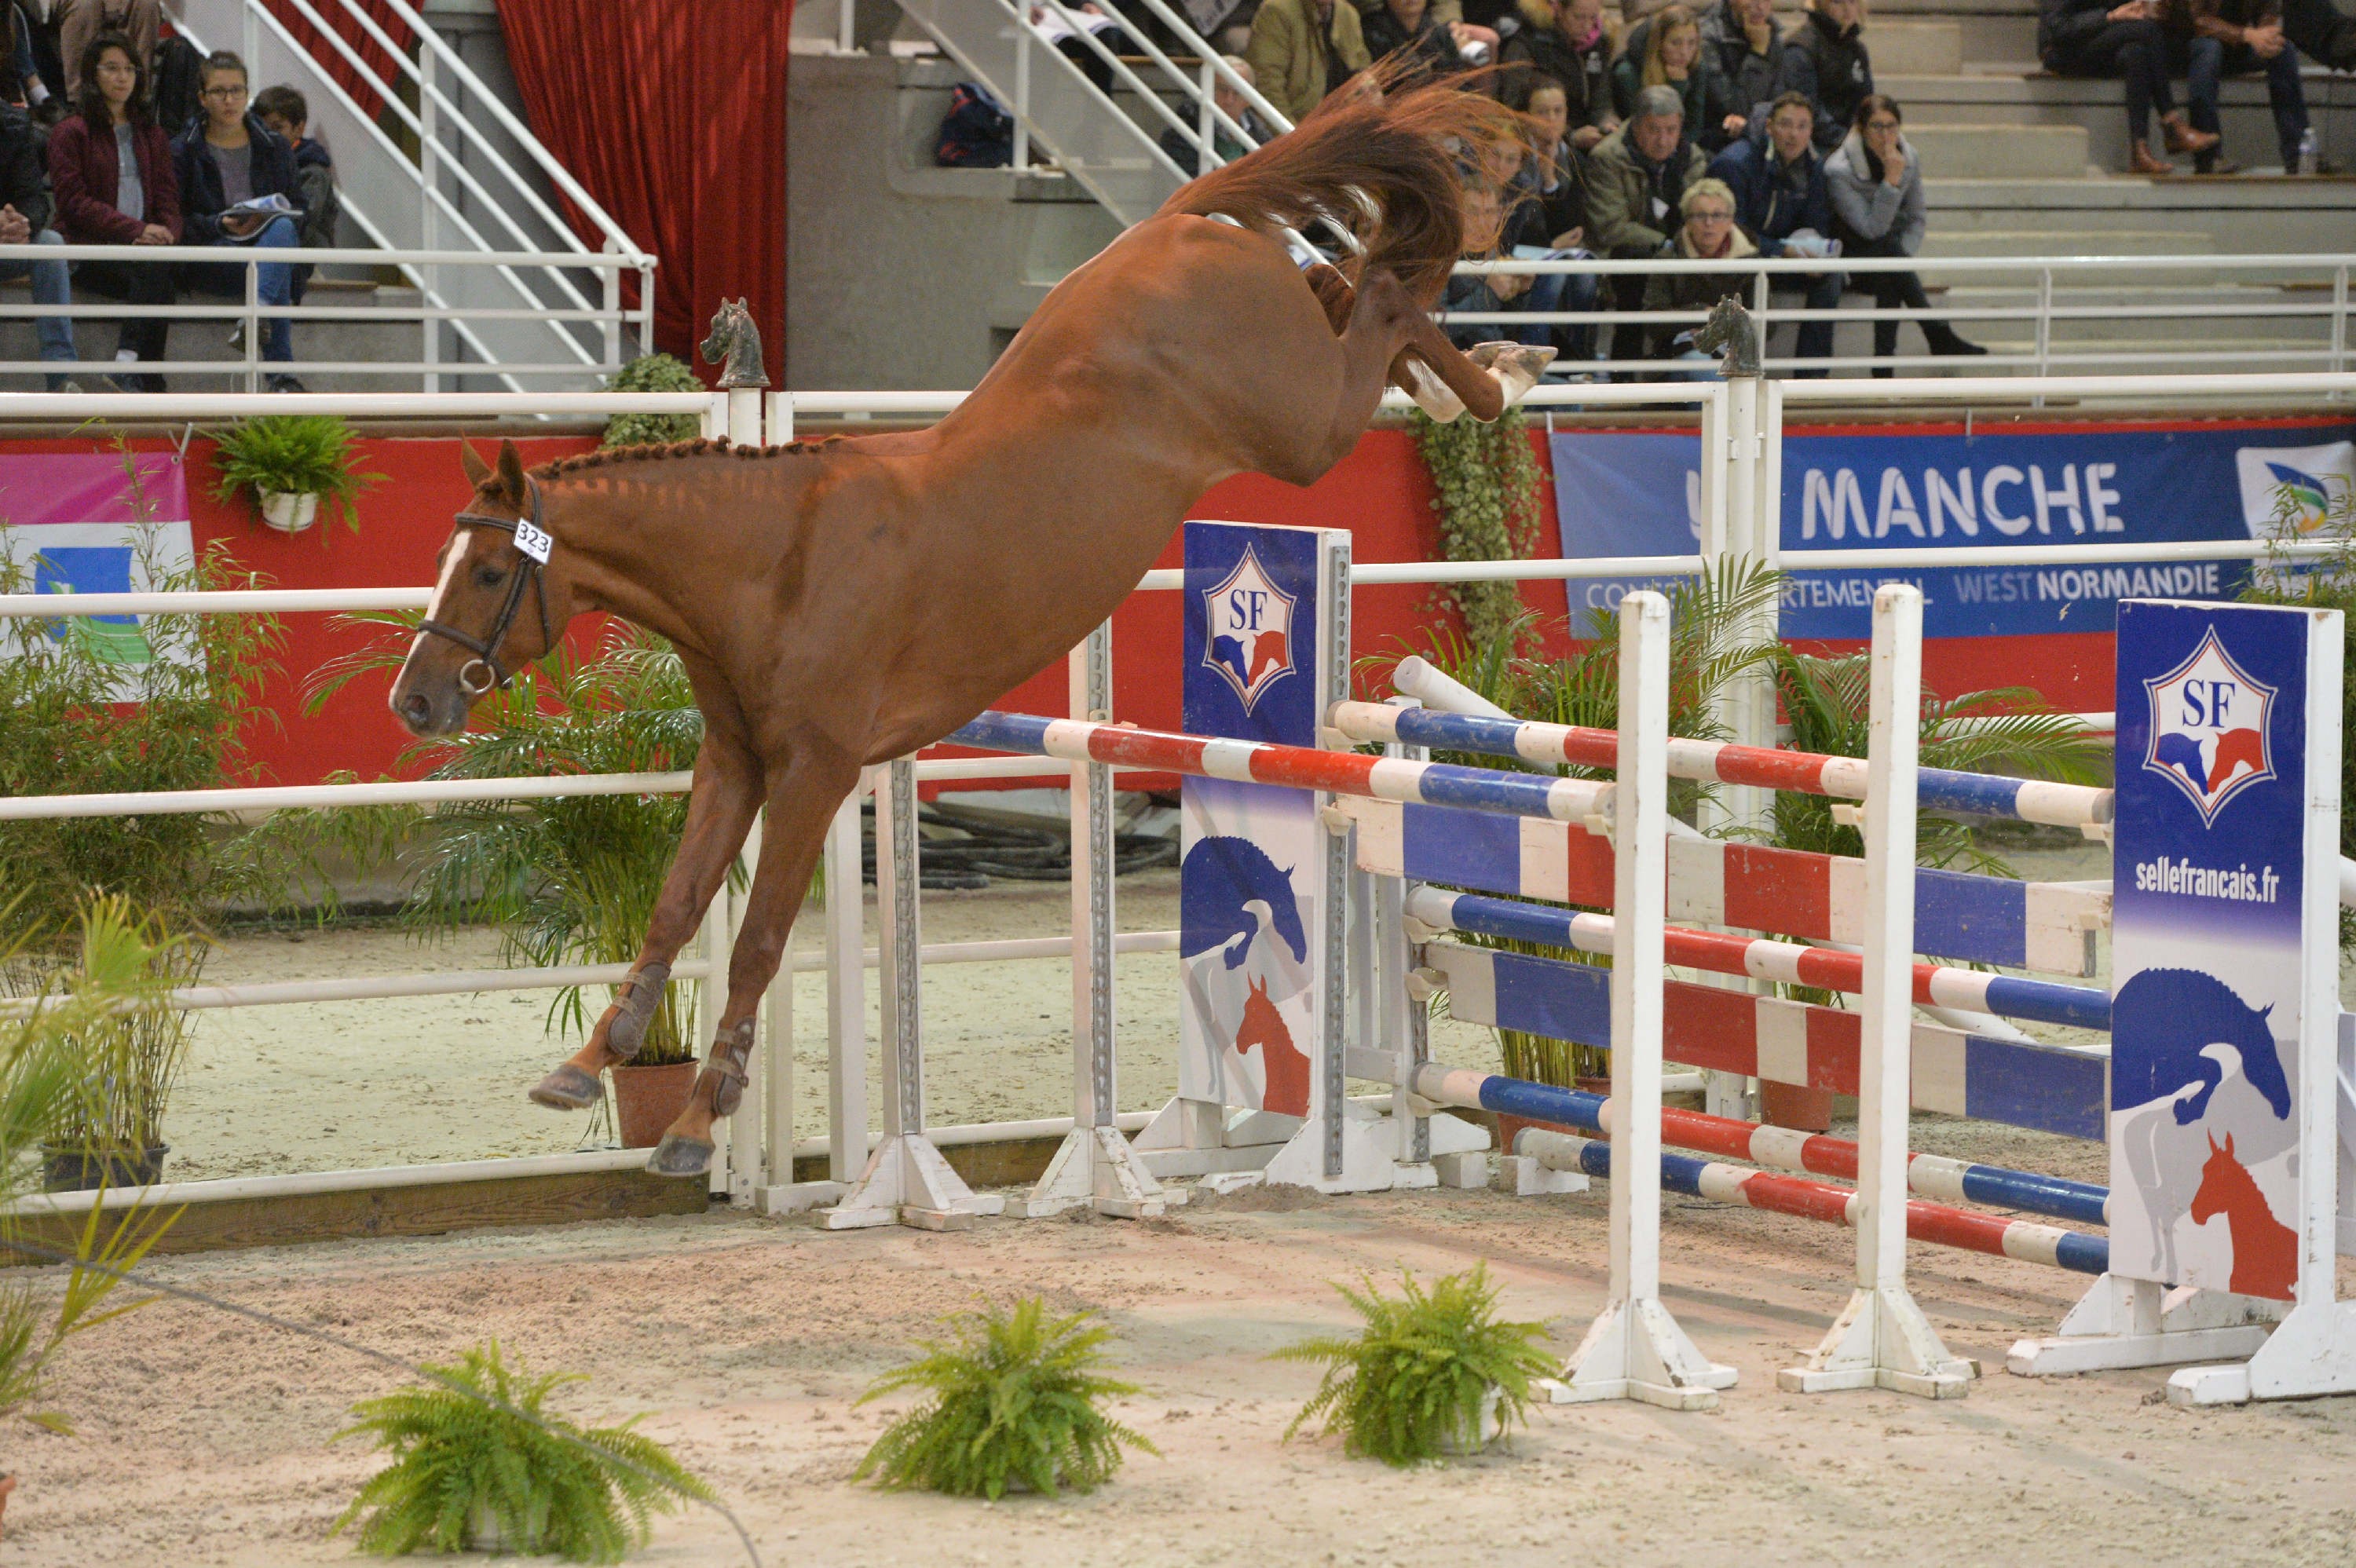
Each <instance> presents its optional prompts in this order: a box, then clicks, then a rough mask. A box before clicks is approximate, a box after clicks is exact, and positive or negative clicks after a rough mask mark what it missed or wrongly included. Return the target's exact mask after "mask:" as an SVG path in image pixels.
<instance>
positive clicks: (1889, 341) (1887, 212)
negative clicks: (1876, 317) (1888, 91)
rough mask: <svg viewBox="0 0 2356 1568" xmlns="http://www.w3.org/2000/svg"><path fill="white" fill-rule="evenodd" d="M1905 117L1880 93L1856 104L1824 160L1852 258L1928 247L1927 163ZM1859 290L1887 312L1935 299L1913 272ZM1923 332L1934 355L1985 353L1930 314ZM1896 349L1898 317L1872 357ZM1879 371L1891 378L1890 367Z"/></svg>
mask: <svg viewBox="0 0 2356 1568" xmlns="http://www.w3.org/2000/svg"><path fill="white" fill-rule="evenodd" d="M1904 120H1905V116H1904V115H1903V114H1901V112H1899V108H1898V105H1897V104H1895V103H1893V102H1891V101H1890V100H1889V99H1888V98H1885V97H1883V96H1882V95H1881V94H1880V93H1878V92H1877V93H1874V94H1872V95H1870V96H1869V97H1868V98H1867V99H1866V101H1864V102H1862V103H1860V104H1858V106H1857V125H1856V128H1855V129H1854V130H1852V131H1851V132H1850V133H1849V134H1848V139H1847V141H1845V142H1843V143H1842V144H1840V150H1839V151H1837V152H1836V153H1835V154H1833V155H1832V156H1831V157H1829V158H1826V160H1825V185H1826V188H1827V189H1828V190H1829V191H1830V192H1831V194H1832V198H1833V220H1834V222H1835V223H1836V224H1837V226H1838V228H1839V229H1840V234H1839V239H1840V241H1841V247H1842V251H1843V253H1844V254H1845V255H1848V256H1912V254H1914V252H1915V251H1918V250H1920V249H1921V248H1922V231H1923V229H1925V228H1927V227H1928V223H1927V221H1926V219H1925V217H1924V214H1925V212H1926V210H1927V208H1926V205H1925V203H1924V201H1923V199H1922V160H1921V159H1919V158H1917V157H1916V156H1915V155H1914V149H1913V147H1912V145H1910V144H1908V142H1907V140H1906V137H1905V135H1904V132H1903V124H1904ZM1856 283H1857V285H1858V287H1859V288H1861V289H1864V290H1866V291H1868V292H1869V293H1871V294H1872V295H1873V303H1874V304H1875V306H1876V307H1877V308H1879V309H1881V310H1896V309H1898V308H1899V307H1900V306H1901V305H1902V306H1904V307H1905V308H1906V309H1908V310H1914V311H1927V310H1929V309H1930V308H1931V299H1930V296H1929V295H1928V294H1925V293H1923V292H1922V279H1921V278H1919V277H1917V276H1915V274H1914V273H1912V272H1858V273H1857V274H1856ZM1920 320H1921V321H1922V336H1923V337H1924V338H1925V339H1926V340H1927V341H1928V342H1929V343H1930V346H1931V352H1932V353H1933V354H1985V353H1987V349H1985V348H1983V347H1980V346H1979V345H1978V344H1976V343H1967V342H1965V340H1964V339H1963V338H1962V337H1961V336H1958V335H1957V334H1956V332H1955V329H1954V327H1952V326H1949V325H1947V324H1946V323H1945V322H1944V321H1940V320H1937V319H1936V318H1934V317H1932V316H1927V315H1926V316H1922V317H1921V318H1920ZM1897 351H1898V323H1897V320H1896V319H1895V318H1894V317H1893V318H1891V319H1888V320H1882V321H1877V322H1875V323H1874V324H1873V356H1874V357H1875V358H1877V359H1887V358H1889V357H1890V356H1891V355H1892V354H1894V353H1896V352H1897ZM1873 373H1874V374H1875V375H1877V376H1889V375H1890V374H1891V373H1892V372H1891V370H1890V367H1889V366H1887V365H1876V366H1875V367H1874V368H1873Z"/></svg>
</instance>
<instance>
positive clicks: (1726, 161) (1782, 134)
mask: <svg viewBox="0 0 2356 1568" xmlns="http://www.w3.org/2000/svg"><path fill="white" fill-rule="evenodd" d="M1814 133H1815V106H1814V105H1813V104H1811V103H1810V102H1809V101H1807V100H1806V99H1805V98H1803V97H1801V96H1800V94H1798V93H1796V92H1787V93H1785V94H1783V97H1781V98H1779V99H1777V100H1776V101H1775V103H1774V107H1773V108H1772V109H1771V110H1769V111H1768V114H1767V123H1766V125H1765V126H1764V127H1763V128H1762V131H1761V133H1759V134H1757V135H1754V136H1747V137H1745V138H1744V139H1743V140H1741V141H1740V142H1737V143H1735V144H1734V145H1732V146H1730V147H1729V148H1727V149H1726V151H1724V152H1722V153H1720V154H1719V155H1718V156H1717V157H1715V158H1713V159H1711V160H1710V165H1709V177H1710V178H1712V179H1714V180H1719V181H1721V182H1723V183H1724V184H1725V186H1726V187H1727V188H1728V190H1730V192H1732V194H1733V197H1734V220H1735V221H1736V222H1737V223H1739V224H1740V225H1741V226H1742V229H1743V231H1744V232H1745V233H1747V234H1749V235H1750V236H1751V239H1752V240H1754V241H1756V242H1757V244H1758V246H1759V253H1760V254H1761V255H1762V256H1827V255H1832V254H1836V253H1837V251H1836V248H1835V246H1834V245H1833V243H1832V232H1833V204H1832V197H1831V194H1830V193H1829V192H1828V191H1827V190H1826V187H1825V163H1824V159H1823V158H1821V157H1819V156H1818V155H1817V154H1816V149H1815V143H1814V140H1813V137H1814ZM1844 282H1846V280H1845V279H1844V278H1843V277H1842V275H1841V274H1840V273H1839V272H1825V273H1815V274H1803V275H1801V276H1799V277H1794V276H1793V275H1791V274H1790V273H1780V274H1776V275H1775V276H1773V278H1772V281H1771V285H1770V286H1771V287H1772V286H1775V285H1781V286H1783V287H1784V288H1790V287H1793V286H1794V285H1795V284H1796V285H1798V286H1799V287H1801V288H1803V289H1804V290H1805V291H1806V304H1807V308H1808V309H1810V310H1838V309H1839V308H1840V303H1841V286H1842V284H1843V283H1844ZM1796 347H1797V352H1798V355H1799V357H1801V358H1803V359H1829V358H1831V357H1832V354H1833V323H1831V322H1830V321H1804V322H1802V323H1800V339H1799V343H1798V344H1797V346H1796ZM1800 374H1801V375H1802V376H1822V375H1824V374H1825V371H1824V370H1823V369H1808V370H1802V371H1801V372H1800Z"/></svg>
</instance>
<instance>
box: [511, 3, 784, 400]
mask: <svg viewBox="0 0 2356 1568" xmlns="http://www.w3.org/2000/svg"><path fill="white" fill-rule="evenodd" d="M792 21H793V5H792V0H729V3H728V4H725V5H714V4H712V0H636V3H634V4H631V5H616V4H615V0H501V4H500V5H499V23H500V26H501V27H503V28H504V29H505V31H506V34H507V42H508V63H509V66H510V67H511V68H512V69H514V71H515V79H516V86H517V88H518V89H519V91H521V93H522V95H523V101H524V109H525V112H526V115H527V118H528V119H529V121H530V125H531V129H532V132H533V133H534V134H536V135H538V136H539V137H540V139H541V142H543V143H545V144H547V147H548V150H549V151H550V152H551V153H552V154H554V155H555V156H556V159H557V161H558V162H559V163H561V164H562V165H564V166H565V168H567V169H568V170H570V171H572V174H573V177H574V178H575V179H577V180H579V181H580V182H581V184H582V187H584V189H586V190H587V191H588V193H589V194H590V195H591V196H592V197H594V198H595V199H596V200H597V202H598V203H599V204H600V205H601V206H603V207H604V208H605V210H606V212H607V213H609V214H611V215H612V217H613V219H614V220H615V221H616V223H618V224H620V225H621V226H622V228H623V229H624V230H625V231H626V232H627V233H628V234H629V236H630V237H631V238H632V239H633V240H636V241H637V243H638V244H640V245H642V246H644V247H646V248H647V249H648V250H650V251H653V252H654V253H655V255H656V256H657V257H659V259H660V261H661V265H660V266H659V267H657V268H656V270H655V347H658V348H660V349H662V350H664V351H665V352H667V353H671V354H676V355H678V356H679V357H680V358H681V359H684V360H687V361H688V362H689V363H690V364H694V363H695V352H694V350H695V345H696V343H697V342H698V341H699V340H700V339H701V337H702V336H703V332H704V328H705V326H706V325H708V324H709V323H710V321H711V319H712V311H713V310H715V309H716V308H718V306H719V304H720V301H721V298H722V297H723V295H724V296H726V297H727V298H730V299H735V298H738V297H740V296H742V297H743V298H744V299H746V300H747V301H749V302H750V306H751V309H752V313H753V320H754V323H755V325H757V326H759V327H760V329H761V348H762V352H763V354H764V355H765V357H766V368H767V370H768V373H769V379H770V380H771V382H772V383H773V384H774V385H776V386H783V385H785V371H784V366H785V347H786V345H785V336H786V60H787V34H788V33H789V32H790V31H791V28H792ZM565 216H566V218H567V219H568V220H569V221H571V223H572V224H573V232H574V233H575V234H577V235H579V236H580V238H581V240H583V241H584V243H586V244H589V245H592V246H594V245H596V244H598V243H600V242H601V239H602V237H601V236H600V235H599V234H598V233H597V232H596V230H595V229H594V228H593V227H592V226H591V225H590V224H588V223H587V222H585V221H584V219H583V218H582V216H581V214H580V212H579V211H578V210H577V209H575V208H573V204H571V203H570V202H568V203H566V204H565ZM697 368H698V369H699V371H701V372H703V373H704V374H706V375H707V376H708V375H709V374H710V373H711V372H710V371H709V370H708V369H706V368H704V367H701V366H698V367H697Z"/></svg>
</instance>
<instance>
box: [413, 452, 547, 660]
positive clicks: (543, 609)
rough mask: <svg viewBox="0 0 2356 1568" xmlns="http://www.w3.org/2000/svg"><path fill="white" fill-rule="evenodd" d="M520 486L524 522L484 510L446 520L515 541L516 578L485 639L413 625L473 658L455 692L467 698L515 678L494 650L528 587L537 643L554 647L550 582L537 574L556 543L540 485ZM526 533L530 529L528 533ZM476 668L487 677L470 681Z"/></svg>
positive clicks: (446, 628)
mask: <svg viewBox="0 0 2356 1568" xmlns="http://www.w3.org/2000/svg"><path fill="white" fill-rule="evenodd" d="M524 485H525V488H526V491H527V493H528V494H529V495H530V498H531V517H530V520H529V521H528V522H527V521H526V520H525V519H524V518H521V517H492V516H491V515H490V514H489V513H487V512H461V513H459V514H458V515H457V516H456V517H453V518H451V519H450V521H451V525H452V526H453V527H454V528H497V529H498V531H499V532H501V533H504V534H508V535H510V536H512V537H513V538H514V539H515V542H516V551H517V553H518V555H519V557H520V558H521V560H520V564H519V565H518V566H517V568H516V572H515V575H514V576H513V577H512V578H510V579H509V581H508V596H507V599H506V602H505V603H501V604H500V605H499V614H498V620H497V621H495V622H493V623H492V624H491V630H490V633H489V635H487V636H483V637H475V636H470V635H467V634H466V633H465V632H462V631H460V630H459V629H458V628H457V627H455V626H450V625H444V624H443V623H441V622H439V621H420V622H418V623H417V629H418V630H419V631H420V632H423V633H426V634H428V635H432V636H436V637H446V638H448V639H449V640H450V641H451V642H454V643H455V644H457V645H459V646H460V647H462V648H465V649H466V651H467V652H468V653H471V654H473V655H474V657H473V658H472V659H470V660H468V661H467V662H466V665H465V666H463V667H461V668H460V669H459V671H458V687H459V689H461V690H462V691H464V692H466V695H467V696H468V697H470V698H474V697H480V696H482V695H483V693H485V692H487V691H488V690H490V689H491V688H493V687H503V686H505V685H507V683H508V681H509V678H510V677H511V676H512V674H513V672H512V671H510V670H508V669H505V668H502V667H500V664H499V656H498V646H499V645H500V644H501V643H503V642H505V641H507V635H508V632H509V629H511V628H512V627H513V626H514V625H515V620H516V616H517V615H518V614H519V613H521V612H522V609H523V595H524V587H525V585H526V584H527V583H529V584H530V587H531V589H532V592H533V593H534V594H535V596H536V597H537V598H538V600H539V602H540V633H541V643H542V645H544V646H546V647H551V648H552V647H554V646H555V645H556V636H555V633H554V632H553V630H552V628H551V625H550V623H549V619H548V580H547V578H546V577H544V576H542V575H541V568H542V567H544V566H545V565H547V563H548V552H549V548H550V546H551V545H552V543H553V542H554V541H553V540H552V539H551V538H550V536H549V532H548V529H547V528H545V527H543V526H542V523H541V517H542V515H543V514H542V509H541V493H540V485H539V483H538V482H537V481H535V480H533V479H531V478H530V476H526V478H525V479H524ZM526 529H529V530H530V531H529V532H528V533H527V532H526V531H525V530H526ZM534 544H537V545H538V546H539V548H538V549H533V548H532V547H533V545H534ZM477 670H480V671H482V672H483V673H484V674H485V675H487V676H488V677H490V678H488V679H487V680H482V681H479V682H478V681H477V680H474V679H470V678H469V677H471V676H473V675H474V674H475V672H476V671H477Z"/></svg>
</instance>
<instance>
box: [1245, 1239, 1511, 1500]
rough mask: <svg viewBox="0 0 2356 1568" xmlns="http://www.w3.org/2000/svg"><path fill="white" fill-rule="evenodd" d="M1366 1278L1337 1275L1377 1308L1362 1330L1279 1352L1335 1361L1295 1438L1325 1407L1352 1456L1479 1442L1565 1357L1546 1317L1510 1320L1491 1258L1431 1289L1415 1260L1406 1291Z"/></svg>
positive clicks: (1366, 1311) (1437, 1451)
mask: <svg viewBox="0 0 2356 1568" xmlns="http://www.w3.org/2000/svg"><path fill="white" fill-rule="evenodd" d="M1361 1284H1362V1288H1360V1289H1357V1290H1353V1289H1351V1288H1350V1287H1349V1286H1348V1285H1343V1284H1340V1283H1339V1282H1336V1283H1335V1284H1334V1286H1333V1288H1334V1289H1335V1290H1337V1291H1339V1292H1341V1294H1342V1299H1344V1301H1347V1302H1348V1303H1349V1304H1350V1306H1351V1307H1352V1308H1353V1309H1355V1311H1356V1312H1357V1314H1358V1316H1359V1317H1361V1318H1362V1319H1364V1320H1365V1328H1362V1329H1361V1330H1360V1331H1359V1332H1358V1333H1357V1334H1356V1335H1355V1337H1353V1338H1349V1339H1342V1338H1338V1337H1325V1338H1320V1339H1304V1340H1302V1341H1301V1343H1300V1344H1298V1345H1290V1346H1287V1347H1286V1348H1285V1349H1281V1350H1279V1351H1277V1352H1276V1354H1275V1355H1274V1357H1273V1358H1271V1359H1272V1360H1280V1361H1312V1362H1320V1363H1323V1366H1324V1368H1325V1378H1324V1381H1323V1382H1321V1383H1319V1384H1318V1386H1317V1392H1315V1393H1314V1394H1312V1396H1310V1400H1309V1403H1307V1404H1304V1405H1302V1406H1301V1413H1300V1414H1298V1415H1296V1416H1294V1417H1293V1418H1292V1424H1291V1425H1290V1426H1288V1427H1286V1428H1285V1429H1284V1435H1285V1439H1286V1441H1288V1442H1290V1440H1291V1438H1292V1435H1294V1434H1295V1433H1297V1432H1299V1431H1300V1430H1301V1427H1303V1426H1304V1425H1307V1424H1309V1423H1311V1422H1312V1421H1318V1420H1321V1419H1322V1420H1323V1423H1324V1425H1323V1429H1322V1433H1321V1435H1323V1433H1333V1432H1336V1431H1338V1432H1339V1433H1340V1434H1341V1435H1342V1446H1343V1451H1344V1452H1345V1453H1347V1454H1348V1455H1349V1456H1351V1457H1352V1458H1362V1459H1380V1460H1381V1461H1382V1462H1383V1463H1385V1464H1386V1465H1394V1466H1407V1465H1414V1464H1419V1463H1421V1462H1422V1461H1424V1460H1427V1459H1439V1458H1445V1457H1448V1456H1458V1455H1466V1454H1477V1453H1479V1452H1480V1451H1481V1450H1482V1449H1483V1448H1485V1447H1487V1446H1488V1445H1490V1444H1491V1443H1493V1442H1494V1441H1496V1440H1497V1439H1498V1438H1500V1437H1502V1436H1504V1435H1505V1433H1506V1432H1507V1431H1508V1430H1509V1429H1510V1428H1511V1427H1512V1426H1513V1424H1515V1422H1526V1419H1527V1413H1528V1409H1529V1403H1530V1385H1531V1381H1532V1380H1533V1379H1536V1378H1538V1377H1542V1376H1544V1375H1546V1374H1547V1372H1548V1371H1551V1370H1552V1369H1553V1366H1554V1359H1553V1357H1552V1356H1551V1355H1550V1354H1549V1353H1548V1352H1547V1349H1546V1348H1545V1346H1544V1345H1543V1344H1541V1343H1540V1341H1541V1340H1542V1339H1544V1338H1545V1336H1546V1325H1544V1324H1542V1323H1505V1322H1500V1321H1499V1320H1498V1318H1497V1315H1496V1306H1497V1289H1496V1286H1494V1285H1491V1284H1490V1283H1489V1273H1488V1265H1487V1264H1477V1265H1475V1266H1474V1267H1473V1268H1472V1270H1471V1271H1470V1272H1468V1273H1465V1274H1452V1275H1447V1276H1445V1277H1444V1278H1441V1279H1438V1280H1434V1281H1433V1282H1432V1285H1431V1288H1430V1289H1429V1290H1426V1289H1424V1288H1423V1287H1422V1286H1420V1285H1417V1284H1416V1282H1415V1276H1414V1275H1410V1274H1407V1273H1404V1272H1403V1273H1401V1275H1399V1285H1400V1287H1401V1290H1402V1294H1401V1295H1400V1296H1398V1297H1397V1298H1393V1297H1389V1296H1382V1295H1380V1294H1378V1293H1377V1292H1376V1289H1375V1285H1374V1281H1373V1280H1371V1279H1367V1280H1364V1281H1362V1282H1361Z"/></svg>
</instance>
